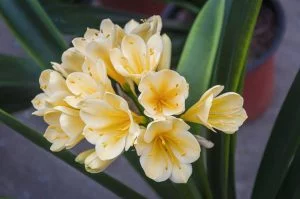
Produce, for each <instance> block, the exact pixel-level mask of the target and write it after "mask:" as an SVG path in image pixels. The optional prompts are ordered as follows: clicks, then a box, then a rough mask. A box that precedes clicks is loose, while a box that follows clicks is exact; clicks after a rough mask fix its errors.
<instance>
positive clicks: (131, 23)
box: [124, 19, 140, 34]
mask: <svg viewBox="0 0 300 199" xmlns="http://www.w3.org/2000/svg"><path fill="white" fill-rule="evenodd" d="M138 25H140V24H139V23H138V22H137V21H135V20H134V19H131V20H130V21H129V22H127V23H126V24H125V26H124V30H125V32H126V33H127V34H130V33H132V31H133V30H134V29H135V28H136V27H137V26H138Z"/></svg>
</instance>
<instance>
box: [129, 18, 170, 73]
mask: <svg viewBox="0 0 300 199" xmlns="http://www.w3.org/2000/svg"><path fill="white" fill-rule="evenodd" d="M161 29H162V20H161V17H160V16H159V15H154V16H152V17H150V18H148V19H147V20H143V23H141V24H140V23H139V22H137V21H135V20H133V19H132V20H130V21H129V22H128V23H127V24H126V25H125V27H124V31H125V33H126V34H135V35H138V36H140V37H141V38H142V39H143V40H144V41H145V42H147V41H148V40H149V38H151V37H152V36H153V35H155V34H159V35H160V32H161ZM162 41H163V50H162V55H161V59H160V62H159V64H158V66H157V69H158V70H162V69H169V68H170V64H171V52H172V43H171V40H170V38H169V37H168V35H166V34H163V35H162Z"/></svg>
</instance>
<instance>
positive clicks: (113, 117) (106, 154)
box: [80, 93, 139, 160]
mask: <svg viewBox="0 0 300 199" xmlns="http://www.w3.org/2000/svg"><path fill="white" fill-rule="evenodd" d="M80 108H81V110H80V116H81V118H82V120H83V121H84V122H85V124H86V127H85V128H84V132H83V134H84V136H85V138H86V139H87V140H88V141H89V142H90V143H91V144H94V145H96V152H97V154H98V156H99V158H100V159H101V160H110V159H113V158H116V157H117V156H119V155H120V154H121V153H122V152H123V150H124V149H125V150H128V149H129V147H130V146H132V145H133V143H134V141H135V139H136V137H137V136H138V135H139V126H138V124H137V123H136V122H135V121H134V119H133V114H132V113H131V111H130V110H129V107H128V104H127V102H126V101H125V100H124V99H123V98H122V97H120V96H118V95H115V94H112V93H105V94H104V98H103V100H95V99H89V100H85V101H84V102H83V103H82V105H81V107H80Z"/></svg>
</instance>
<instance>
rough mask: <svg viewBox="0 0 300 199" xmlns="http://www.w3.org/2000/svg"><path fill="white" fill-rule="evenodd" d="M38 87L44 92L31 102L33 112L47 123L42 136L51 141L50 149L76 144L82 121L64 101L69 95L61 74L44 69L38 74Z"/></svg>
mask: <svg viewBox="0 0 300 199" xmlns="http://www.w3.org/2000/svg"><path fill="white" fill-rule="evenodd" d="M39 81H40V87H41V89H42V90H43V91H44V93H41V94H38V95H37V96H36V97H35V98H34V99H33V100H32V104H33V106H34V107H35V108H36V109H37V111H35V112H33V114H35V115H38V116H44V120H45V121H46V123H48V124H49V127H48V128H47V130H46V132H45V134H44V136H45V138H46V139H47V140H48V141H49V142H51V143H52V146H51V148H50V149H51V150H52V151H60V150H62V149H64V148H71V147H73V146H74V145H76V144H77V143H78V142H79V141H80V140H81V139H82V138H83V136H82V135H81V134H82V131H83V127H84V123H83V122H82V121H81V119H80V117H79V111H78V110H75V109H72V108H71V107H69V106H68V104H67V103H66V102H65V101H64V99H65V97H66V96H69V95H71V93H70V92H69V90H68V88H67V85H66V81H65V79H64V78H63V76H62V75H61V74H60V73H58V72H56V71H54V70H45V71H43V72H42V74H41V76H40V80H39Z"/></svg>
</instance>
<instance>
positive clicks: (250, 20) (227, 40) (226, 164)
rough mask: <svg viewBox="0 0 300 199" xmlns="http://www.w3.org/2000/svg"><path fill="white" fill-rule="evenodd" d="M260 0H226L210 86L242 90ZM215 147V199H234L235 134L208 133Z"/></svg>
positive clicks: (211, 169) (211, 159) (211, 158)
mask: <svg viewBox="0 0 300 199" xmlns="http://www.w3.org/2000/svg"><path fill="white" fill-rule="evenodd" d="M261 3H262V0H251V1H250V0H245V1H241V0H228V1H226V11H225V20H224V24H223V27H222V28H223V29H222V37H221V40H220V45H219V49H218V55H217V57H216V60H215V66H214V75H213V78H212V82H211V84H212V85H216V84H221V85H225V90H226V91H234V92H241V89H242V86H241V85H242V84H243V79H244V73H245V68H246V62H247V54H248V49H249V46H250V42H251V38H252V34H253V30H254V26H255V24H256V19H257V16H258V13H259V10H260V7H261ZM209 135H210V139H211V140H212V141H213V142H214V143H215V147H214V148H213V149H212V150H209V152H208V174H209V178H210V182H211V187H212V189H213V194H214V197H215V198H223V199H226V198H229V199H232V198H235V180H234V178H235V177H234V168H235V167H234V164H235V158H234V154H235V142H236V136H237V134H234V135H226V134H224V133H218V134H215V133H210V134H209Z"/></svg>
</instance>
